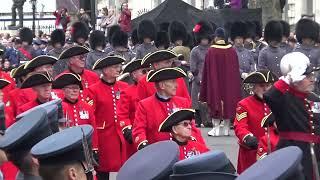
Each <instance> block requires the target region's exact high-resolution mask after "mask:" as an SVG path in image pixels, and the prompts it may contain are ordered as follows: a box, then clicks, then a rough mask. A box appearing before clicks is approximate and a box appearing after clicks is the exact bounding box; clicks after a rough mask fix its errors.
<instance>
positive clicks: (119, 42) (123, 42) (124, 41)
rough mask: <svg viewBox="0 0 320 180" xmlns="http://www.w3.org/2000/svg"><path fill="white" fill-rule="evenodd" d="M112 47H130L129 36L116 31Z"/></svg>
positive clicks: (113, 35) (112, 38) (112, 39)
mask: <svg viewBox="0 0 320 180" xmlns="http://www.w3.org/2000/svg"><path fill="white" fill-rule="evenodd" d="M111 45H112V47H119V46H121V47H128V34H127V33H125V32H123V31H121V30H120V31H116V32H114V33H113V34H112V37H111Z"/></svg>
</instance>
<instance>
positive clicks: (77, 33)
mask: <svg viewBox="0 0 320 180" xmlns="http://www.w3.org/2000/svg"><path fill="white" fill-rule="evenodd" d="M88 36H89V29H88V26H87V25H86V24H84V23H83V22H75V23H73V24H72V27H71V38H72V41H73V42H77V39H79V38H83V39H85V40H87V39H88Z"/></svg>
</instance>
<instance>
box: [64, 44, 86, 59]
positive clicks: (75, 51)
mask: <svg viewBox="0 0 320 180" xmlns="http://www.w3.org/2000/svg"><path fill="white" fill-rule="evenodd" d="M89 51H90V50H89V49H88V48H87V47H85V46H77V45H76V46H72V47H70V48H68V49H65V50H64V51H62V53H61V54H60V56H59V57H58V59H59V60H61V59H68V58H70V57H73V56H78V55H82V54H87V53H88V52H89Z"/></svg>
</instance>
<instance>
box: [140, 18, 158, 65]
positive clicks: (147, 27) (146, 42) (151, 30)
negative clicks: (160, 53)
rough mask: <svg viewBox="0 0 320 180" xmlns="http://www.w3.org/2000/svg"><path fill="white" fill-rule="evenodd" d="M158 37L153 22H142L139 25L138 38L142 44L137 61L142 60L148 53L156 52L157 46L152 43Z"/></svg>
mask: <svg viewBox="0 0 320 180" xmlns="http://www.w3.org/2000/svg"><path fill="white" fill-rule="evenodd" d="M156 35H157V30H156V26H155V25H154V23H153V22H152V21H151V20H142V21H141V22H140V23H139V25H138V38H139V41H140V42H141V43H142V44H140V45H139V46H138V47H137V52H136V59H142V58H143V57H144V56H145V55H147V54H148V53H152V52H155V51H156V50H157V48H156V46H155V45H154V44H153V43H152V41H154V40H155V38H156Z"/></svg>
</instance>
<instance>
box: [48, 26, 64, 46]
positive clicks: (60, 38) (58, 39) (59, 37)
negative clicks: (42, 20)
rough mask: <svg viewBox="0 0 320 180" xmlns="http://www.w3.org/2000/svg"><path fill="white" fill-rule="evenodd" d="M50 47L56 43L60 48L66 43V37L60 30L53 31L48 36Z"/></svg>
mask: <svg viewBox="0 0 320 180" xmlns="http://www.w3.org/2000/svg"><path fill="white" fill-rule="evenodd" d="M50 41H51V45H52V46H54V45H55V44H57V43H60V44H61V46H64V44H65V42H66V36H65V34H64V31H63V30H62V29H55V30H53V31H52V33H51V35H50Z"/></svg>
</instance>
